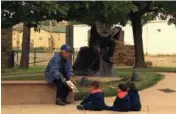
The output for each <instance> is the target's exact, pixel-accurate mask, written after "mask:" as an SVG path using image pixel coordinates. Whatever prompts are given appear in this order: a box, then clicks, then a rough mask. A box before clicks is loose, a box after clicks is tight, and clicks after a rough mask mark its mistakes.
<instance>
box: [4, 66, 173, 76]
mask: <svg viewBox="0 0 176 114" xmlns="http://www.w3.org/2000/svg"><path fill="white" fill-rule="evenodd" d="M45 67H46V66H37V67H30V68H28V69H21V68H9V69H2V71H1V73H2V75H4V76H5V75H23V74H35V73H43V71H44V69H45ZM115 69H116V70H117V71H124V72H132V71H138V72H176V67H150V68H136V69H133V68H115Z"/></svg>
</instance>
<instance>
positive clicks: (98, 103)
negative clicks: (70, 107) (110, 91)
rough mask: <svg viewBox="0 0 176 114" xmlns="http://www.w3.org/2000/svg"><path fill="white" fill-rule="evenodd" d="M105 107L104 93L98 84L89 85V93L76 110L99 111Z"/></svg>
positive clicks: (94, 82)
mask: <svg viewBox="0 0 176 114" xmlns="http://www.w3.org/2000/svg"><path fill="white" fill-rule="evenodd" d="M105 107H106V105H105V102H104V92H103V91H102V90H101V89H100V87H99V83H98V82H97V81H93V82H92V83H91V93H90V94H89V95H88V96H87V97H86V98H85V99H84V100H83V101H82V102H81V105H78V106H77V109H78V110H95V111H101V110H103V109H104V108H105Z"/></svg>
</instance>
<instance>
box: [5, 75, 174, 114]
mask: <svg viewBox="0 0 176 114" xmlns="http://www.w3.org/2000/svg"><path fill="white" fill-rule="evenodd" d="M164 74H165V76H166V77H165V79H164V80H162V81H160V82H159V83H158V84H156V85H155V86H153V87H151V88H148V89H145V90H143V91H141V92H140V95H141V101H142V104H143V109H142V111H141V112H127V114H176V92H171V93H165V92H163V91H160V90H159V89H166V88H169V89H172V90H175V91H176V83H175V81H176V73H164ZM29 97H30V96H29ZM113 100H114V98H113V97H110V98H106V102H107V104H109V105H112V102H113ZM75 106H76V105H74V104H72V105H69V106H67V107H60V106H56V105H13V106H10V105H6V106H2V114H114V113H116V114H126V113H120V112H111V111H100V112H93V111H78V110H76V108H75Z"/></svg>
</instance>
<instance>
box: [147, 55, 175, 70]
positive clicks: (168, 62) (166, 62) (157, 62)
mask: <svg viewBox="0 0 176 114" xmlns="http://www.w3.org/2000/svg"><path fill="white" fill-rule="evenodd" d="M145 60H146V61H151V62H152V63H153V66H157V67H176V55H165V56H164V55H163V56H146V57H145Z"/></svg>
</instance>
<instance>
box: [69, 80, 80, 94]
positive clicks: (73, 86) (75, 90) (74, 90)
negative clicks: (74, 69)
mask: <svg viewBox="0 0 176 114" xmlns="http://www.w3.org/2000/svg"><path fill="white" fill-rule="evenodd" d="M66 82H67V85H68V86H69V87H70V88H71V89H72V90H73V92H78V89H77V88H76V86H75V85H74V84H73V83H72V82H71V81H66Z"/></svg>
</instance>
